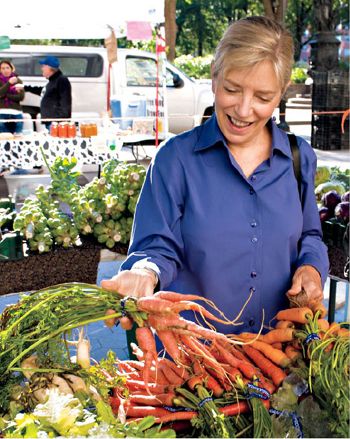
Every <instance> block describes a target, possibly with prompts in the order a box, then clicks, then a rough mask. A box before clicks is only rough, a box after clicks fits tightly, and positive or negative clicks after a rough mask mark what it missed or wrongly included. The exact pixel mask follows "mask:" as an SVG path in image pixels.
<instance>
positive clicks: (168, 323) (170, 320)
mask: <svg viewBox="0 0 350 439" xmlns="http://www.w3.org/2000/svg"><path fill="white" fill-rule="evenodd" d="M148 323H149V325H150V326H151V327H152V328H154V329H155V330H156V331H159V330H168V329H171V330H173V331H175V332H176V333H178V334H186V335H191V336H193V337H196V338H204V339H206V340H224V341H227V337H226V336H225V335H224V334H222V333H220V332H215V331H213V330H211V329H208V328H204V327H202V326H200V325H197V324H196V323H194V322H191V321H190V320H185V319H184V318H182V317H179V316H176V315H174V316H172V315H169V316H166V317H163V318H161V319H160V318H159V317H158V316H155V315H152V314H150V315H149V316H148Z"/></svg>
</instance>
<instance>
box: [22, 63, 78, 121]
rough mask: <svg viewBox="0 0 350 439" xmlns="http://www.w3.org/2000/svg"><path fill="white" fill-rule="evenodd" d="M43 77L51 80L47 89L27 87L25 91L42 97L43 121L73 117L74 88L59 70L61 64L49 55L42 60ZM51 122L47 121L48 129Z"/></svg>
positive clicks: (41, 111) (41, 110)
mask: <svg viewBox="0 0 350 439" xmlns="http://www.w3.org/2000/svg"><path fill="white" fill-rule="evenodd" d="M39 63H40V64H41V71H42V75H43V76H44V77H45V78H46V79H48V80H49V82H48V83H47V85H46V86H45V87H37V86H31V85H26V86H25V91H27V92H30V93H34V94H37V95H40V96H41V102H40V113H41V119H52V120H55V119H70V118H71V116H72V87H71V83H70V82H69V79H68V78H67V77H66V76H64V74H63V73H62V72H61V70H60V69H59V66H60V62H59V60H58V58H56V57H55V56H52V55H49V56H47V57H45V58H44V59H42V60H40V61H39ZM52 120H51V121H45V122H44V124H45V126H46V128H47V129H49V128H50V125H51V122H52Z"/></svg>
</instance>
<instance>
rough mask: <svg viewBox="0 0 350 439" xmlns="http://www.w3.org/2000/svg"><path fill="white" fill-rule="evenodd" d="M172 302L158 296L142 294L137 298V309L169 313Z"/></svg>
mask: <svg viewBox="0 0 350 439" xmlns="http://www.w3.org/2000/svg"><path fill="white" fill-rule="evenodd" d="M172 306H173V303H172V302H170V300H165V299H161V298H160V297H156V295H155V294H154V295H153V296H143V297H139V298H138V299H137V308H138V310H139V311H144V312H147V313H152V314H154V313H156V314H171V313H172V312H173V311H172Z"/></svg>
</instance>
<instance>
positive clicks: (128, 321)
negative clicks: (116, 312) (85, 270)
mask: <svg viewBox="0 0 350 439" xmlns="http://www.w3.org/2000/svg"><path fill="white" fill-rule="evenodd" d="M119 321H120V326H121V327H122V328H123V329H124V331H130V329H132V327H133V325H134V321H133V319H132V318H130V317H128V316H124V317H120V319H119Z"/></svg>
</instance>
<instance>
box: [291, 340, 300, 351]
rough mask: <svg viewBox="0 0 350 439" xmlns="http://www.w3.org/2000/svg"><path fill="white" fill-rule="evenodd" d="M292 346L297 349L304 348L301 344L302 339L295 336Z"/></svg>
mask: <svg viewBox="0 0 350 439" xmlns="http://www.w3.org/2000/svg"><path fill="white" fill-rule="evenodd" d="M290 344H291V345H292V346H293V348H294V349H296V350H299V351H300V350H301V349H302V346H301V344H300V340H299V339H298V338H295V339H294V340H293V341H292V342H291V343H290Z"/></svg>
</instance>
